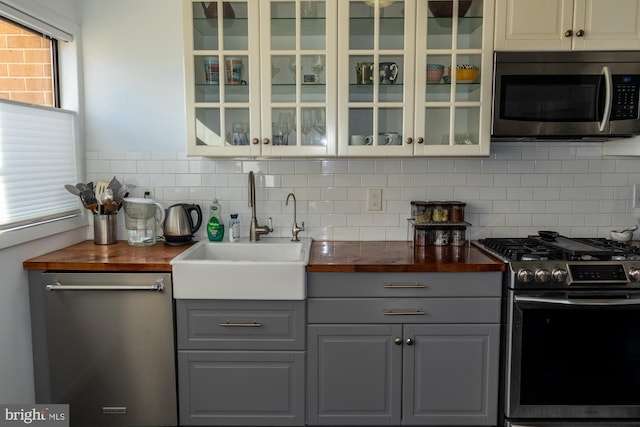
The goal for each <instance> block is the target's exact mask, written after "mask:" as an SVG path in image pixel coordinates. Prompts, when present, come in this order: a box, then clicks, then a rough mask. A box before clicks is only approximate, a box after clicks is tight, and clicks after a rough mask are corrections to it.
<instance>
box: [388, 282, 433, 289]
mask: <svg viewBox="0 0 640 427" xmlns="http://www.w3.org/2000/svg"><path fill="white" fill-rule="evenodd" d="M384 287H385V288H387V289H424V288H426V287H427V286H426V285H419V284H417V283H416V284H415V285H394V284H389V285H384Z"/></svg>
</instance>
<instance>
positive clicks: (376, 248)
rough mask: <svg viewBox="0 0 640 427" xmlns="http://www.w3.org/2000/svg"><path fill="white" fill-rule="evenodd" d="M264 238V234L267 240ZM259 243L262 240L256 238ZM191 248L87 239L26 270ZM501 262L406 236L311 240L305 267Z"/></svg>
mask: <svg viewBox="0 0 640 427" xmlns="http://www.w3.org/2000/svg"><path fill="white" fill-rule="evenodd" d="M266 240H267V238H265V241H266ZM256 244H260V243H256ZM187 248H189V245H187V246H167V245H165V244H164V243H162V242H158V243H156V244H155V245H153V246H144V247H137V246H129V245H128V244H127V242H126V240H121V241H118V242H117V243H116V244H113V245H96V244H94V243H93V240H85V241H83V242H80V243H77V244H75V245H71V246H68V247H66V248H63V249H60V250H57V251H54V252H51V253H48V254H45V255H41V256H38V257H35V258H31V259H29V260H27V261H24V262H23V268H24V269H26V270H58V271H125V272H126V271H162V272H165V271H166V272H171V264H170V261H171V260H172V259H173V258H174V257H175V256H177V255H178V254H180V253H181V252H182V251H184V250H186V249H187ZM503 270H504V263H502V262H500V261H499V260H497V259H495V258H493V257H491V256H489V255H487V254H485V253H484V252H482V251H481V250H480V249H478V248H476V247H475V246H473V245H467V246H462V247H457V246H443V247H438V246H428V247H416V248H415V250H414V247H413V243H412V242H405V241H398V242H392V241H313V243H312V245H311V257H310V259H309V265H308V266H307V271H308V272H429V271H436V272H478V271H503Z"/></svg>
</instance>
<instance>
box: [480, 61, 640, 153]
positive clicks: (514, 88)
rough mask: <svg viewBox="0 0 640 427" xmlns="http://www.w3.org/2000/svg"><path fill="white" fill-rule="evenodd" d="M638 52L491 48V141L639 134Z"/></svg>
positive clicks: (598, 137) (578, 138)
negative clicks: (528, 50) (495, 49)
mask: <svg viewBox="0 0 640 427" xmlns="http://www.w3.org/2000/svg"><path fill="white" fill-rule="evenodd" d="M639 93H640V52H635V51H633V52H630V51H627V52H496V53H495V57H494V86H493V114H492V132H491V136H492V140H522V139H524V140H527V139H571V140H607V139H616V138H622V137H627V136H631V135H636V134H640V118H639V113H638V95H639Z"/></svg>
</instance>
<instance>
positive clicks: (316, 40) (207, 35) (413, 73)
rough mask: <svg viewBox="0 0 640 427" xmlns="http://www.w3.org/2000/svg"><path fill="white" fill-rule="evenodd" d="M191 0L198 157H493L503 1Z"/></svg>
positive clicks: (192, 146) (189, 91)
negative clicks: (494, 82)
mask: <svg viewBox="0 0 640 427" xmlns="http://www.w3.org/2000/svg"><path fill="white" fill-rule="evenodd" d="M182 1H183V4H184V18H183V19H184V50H185V82H186V93H185V97H186V108H187V111H186V119H187V154H188V155H196V156H211V157H260V156H266V157H333V156H366V157H376V156H387V157H393V156H478V155H488V154H489V140H490V135H489V131H490V120H491V99H490V98H491V77H492V76H491V73H492V53H493V33H494V32H493V18H494V1H493V0H443V1H436V0H231V1H225V2H200V1H194V0H182ZM449 70H453V72H452V73H450V72H449Z"/></svg>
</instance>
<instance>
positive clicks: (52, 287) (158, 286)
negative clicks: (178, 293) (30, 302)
mask: <svg viewBox="0 0 640 427" xmlns="http://www.w3.org/2000/svg"><path fill="white" fill-rule="evenodd" d="M45 287H46V289H47V290H48V291H156V292H162V291H164V284H163V283H162V282H161V281H159V282H156V283H154V284H152V285H96V286H91V285H63V284H62V283H60V282H53V283H49V284H48V285H46V286H45Z"/></svg>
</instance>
